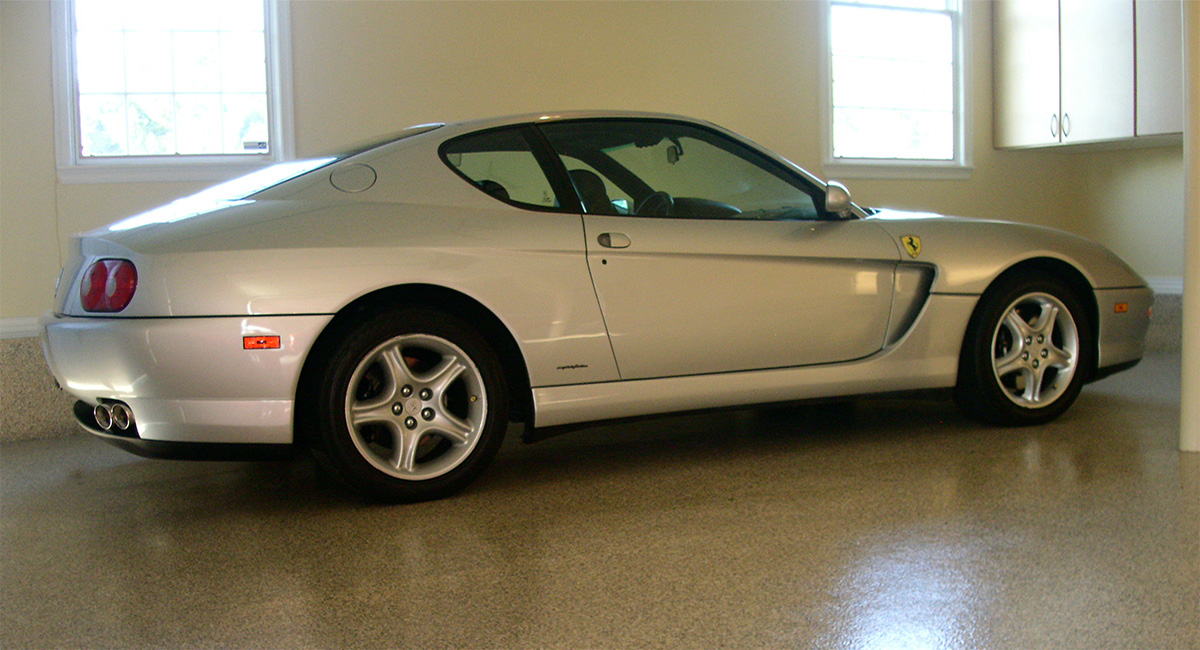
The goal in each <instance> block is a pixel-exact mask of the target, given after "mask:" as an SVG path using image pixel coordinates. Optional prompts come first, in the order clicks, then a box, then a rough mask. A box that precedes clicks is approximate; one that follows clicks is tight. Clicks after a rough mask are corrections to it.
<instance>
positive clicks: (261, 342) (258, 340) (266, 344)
mask: <svg viewBox="0 0 1200 650" xmlns="http://www.w3.org/2000/svg"><path fill="white" fill-rule="evenodd" d="M242 349H243V350H278V349H279V337H278V336H243V337H242Z"/></svg>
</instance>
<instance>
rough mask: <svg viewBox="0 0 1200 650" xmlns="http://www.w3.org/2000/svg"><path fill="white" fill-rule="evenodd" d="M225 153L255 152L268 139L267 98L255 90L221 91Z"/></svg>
mask: <svg viewBox="0 0 1200 650" xmlns="http://www.w3.org/2000/svg"><path fill="white" fill-rule="evenodd" d="M221 107H222V109H223V112H222V115H223V123H224V129H223V131H224V134H225V153H258V152H260V151H262V150H265V148H266V142H267V98H266V97H265V96H263V95H256V94H239V95H234V94H225V95H221Z"/></svg>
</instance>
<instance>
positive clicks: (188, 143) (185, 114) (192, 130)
mask: <svg viewBox="0 0 1200 650" xmlns="http://www.w3.org/2000/svg"><path fill="white" fill-rule="evenodd" d="M175 125H176V128H177V132H178V136H177V138H176V145H177V146H178V148H179V153H181V154H193V155H200V154H219V153H223V152H224V149H225V147H224V138H223V137H222V135H221V95H219V94H217V93H209V94H199V93H197V94H188V95H176V100H175Z"/></svg>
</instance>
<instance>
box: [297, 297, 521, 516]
mask: <svg viewBox="0 0 1200 650" xmlns="http://www.w3.org/2000/svg"><path fill="white" fill-rule="evenodd" d="M310 397H311V398H312V399H314V400H315V401H316V404H315V406H316V408H315V411H316V413H315V416H316V425H317V427H316V428H317V431H316V434H317V435H316V440H314V443H315V444H314V451H315V452H316V453H317V455H318V458H319V459H320V460H322V461H324V464H325V465H326V466H328V467H329V468H330V469H332V470H333V471H334V472H335V473H336V474H338V475H339V476H341V477H342V478H343V479H345V480H346V481H347V482H348V483H350V484H351V486H353V487H355V488H358V489H359V490H360V491H362V492H364V493H366V494H368V495H370V496H372V497H374V498H379V499H383V500H387V501H423V500H428V499H436V498H440V497H443V496H447V495H449V494H451V493H453V492H455V491H457V490H459V489H461V488H462V487H464V486H465V485H466V484H467V483H469V482H470V481H472V480H473V479H474V478H475V477H476V476H478V475H479V474H480V473H481V472H482V471H483V469H484V468H485V467H486V466H487V464H488V463H489V462H490V461H491V459H492V458H493V457H494V456H495V454H496V451H497V450H498V449H499V447H500V443H501V441H502V439H503V437H504V432H505V428H506V427H507V425H508V397H507V387H506V386H505V384H504V379H503V374H502V373H501V372H500V366H499V360H498V358H497V356H496V354H495V352H494V351H493V350H492V348H491V346H490V345H489V344H488V342H487V341H486V340H485V339H484V338H483V337H482V336H480V335H479V334H478V332H476V331H475V330H474V329H473V328H471V327H470V326H469V325H467V324H466V323H465V322H463V321H462V320H461V319H459V318H457V317H455V316H453V315H451V314H447V313H443V312H440V311H435V310H430V309H421V308H407V309H397V310H393V311H389V312H384V313H382V314H378V315H376V316H374V317H373V318H370V319H368V320H367V321H366V322H365V323H363V324H362V325H360V326H359V327H357V328H355V329H352V330H350V331H349V332H347V333H346V334H344V335H343V337H342V338H341V340H340V341H339V342H338V343H336V344H335V345H334V349H333V350H332V351H331V353H330V357H329V359H328V364H327V369H326V370H325V373H324V375H323V377H322V380H321V382H320V387H319V388H318V389H317V391H316V394H315V395H312V396H310Z"/></svg>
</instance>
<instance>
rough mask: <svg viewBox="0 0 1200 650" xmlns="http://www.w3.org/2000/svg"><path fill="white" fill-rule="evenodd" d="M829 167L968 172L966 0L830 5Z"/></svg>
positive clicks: (846, 0) (836, 1)
mask: <svg viewBox="0 0 1200 650" xmlns="http://www.w3.org/2000/svg"><path fill="white" fill-rule="evenodd" d="M828 7H829V39H830V41H829V44H830V48H829V51H830V57H829V68H828V80H829V84H828V89H827V92H828V99H829V102H828V105H829V119H828V120H827V121H826V128H827V129H828V131H827V133H828V146H827V150H826V163H827V164H832V165H834V166H838V165H845V166H857V167H860V168H863V169H869V168H875V169H890V170H893V171H895V170H899V169H905V168H908V169H914V168H915V169H920V170H925V171H928V170H936V169H939V168H941V169H947V170H965V169H966V168H967V167H968V166H969V156H968V153H967V151H966V142H967V138H966V133H965V117H964V113H965V109H964V105H965V92H964V86H965V80H964V72H963V71H964V68H965V66H964V65H963V63H962V59H963V55H962V53H963V50H964V48H963V45H962V41H963V38H962V23H963V21H962V5H961V4H960V0H829V5H828Z"/></svg>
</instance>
